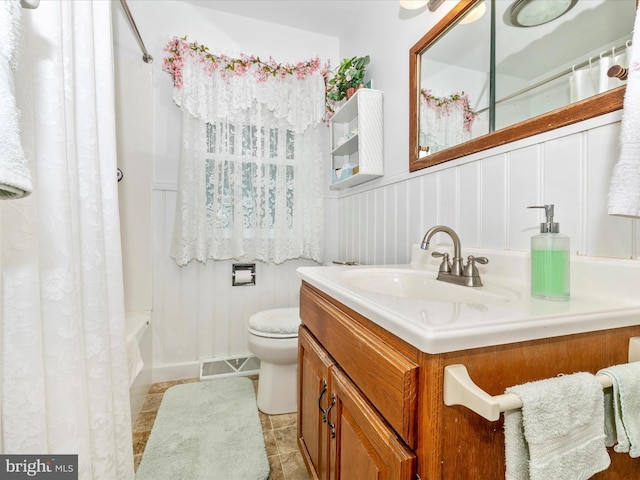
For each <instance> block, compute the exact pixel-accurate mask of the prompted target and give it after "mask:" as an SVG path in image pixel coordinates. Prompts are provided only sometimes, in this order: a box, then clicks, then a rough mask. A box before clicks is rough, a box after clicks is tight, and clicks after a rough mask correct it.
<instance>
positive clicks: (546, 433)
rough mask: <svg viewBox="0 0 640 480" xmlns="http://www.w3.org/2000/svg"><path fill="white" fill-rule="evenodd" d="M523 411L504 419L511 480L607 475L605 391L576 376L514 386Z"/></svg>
mask: <svg viewBox="0 0 640 480" xmlns="http://www.w3.org/2000/svg"><path fill="white" fill-rule="evenodd" d="M507 393H514V394H516V395H517V396H518V397H520V399H521V400H522V409H521V410H510V411H508V412H505V415H504V432H505V456H506V480H525V479H531V480H548V479H562V480H583V479H586V478H590V477H592V476H593V475H595V474H596V473H598V472H601V471H602V470H605V469H606V468H607V467H608V466H609V465H610V463H611V459H610V458H609V455H608V453H607V449H606V447H605V442H604V439H605V435H604V429H603V427H602V426H603V424H604V408H603V403H604V400H603V397H604V394H603V392H602V386H601V385H600V382H598V380H597V379H596V377H595V376H594V375H592V374H590V373H584V372H581V373H574V374H571V375H561V376H559V377H554V378H548V379H544V380H538V381H535V382H529V383H525V384H522V385H517V386H514V387H509V388H508V389H507Z"/></svg>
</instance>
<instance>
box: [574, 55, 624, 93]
mask: <svg viewBox="0 0 640 480" xmlns="http://www.w3.org/2000/svg"><path fill="white" fill-rule="evenodd" d="M627 50H628V47H627V48H624V49H615V50H612V51H611V52H603V53H602V54H601V55H600V56H599V57H596V58H593V59H592V61H591V62H590V63H589V64H588V65H586V66H584V67H582V68H578V69H574V70H573V71H572V72H571V75H570V77H569V96H570V101H571V102H572V103H573V102H577V101H579V100H584V99H585V98H589V97H591V96H593V95H597V94H598V93H603V92H606V91H607V90H611V89H612V88H615V87H619V86H620V85H623V84H624V83H625V82H624V81H622V80H620V79H618V78H610V77H609V76H608V75H607V71H608V70H609V68H610V67H611V66H613V65H622V66H623V67H627ZM609 53H610V55H609Z"/></svg>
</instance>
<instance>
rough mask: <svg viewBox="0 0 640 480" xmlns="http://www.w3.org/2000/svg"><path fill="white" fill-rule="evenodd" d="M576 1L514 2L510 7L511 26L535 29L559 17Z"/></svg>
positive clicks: (576, 0) (541, 0) (542, 0)
mask: <svg viewBox="0 0 640 480" xmlns="http://www.w3.org/2000/svg"><path fill="white" fill-rule="evenodd" d="M577 2H578V0H516V1H515V2H514V3H513V5H511V16H510V19H511V24H512V25H513V26H515V27H537V26H538V25H543V24H545V23H548V22H551V21H552V20H555V19H556V18H559V17H561V16H562V15H564V14H565V13H567V12H568V11H569V10H571V9H572V8H573V6H574V5H575V4H576V3H577Z"/></svg>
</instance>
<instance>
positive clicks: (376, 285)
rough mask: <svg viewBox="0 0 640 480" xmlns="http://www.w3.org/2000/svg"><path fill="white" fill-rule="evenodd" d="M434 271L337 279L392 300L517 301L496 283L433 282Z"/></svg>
mask: <svg viewBox="0 0 640 480" xmlns="http://www.w3.org/2000/svg"><path fill="white" fill-rule="evenodd" d="M436 275H437V274H436V273H435V272H427V271H421V270H410V269H394V268H356V269H350V270H345V271H344V272H341V273H340V274H339V275H338V280H340V281H341V282H344V283H345V284H346V285H348V286H349V287H354V288H359V289H362V290H366V291H368V292H373V293H378V294H382V295H390V296H392V297H401V298H412V299H417V300H429V301H436V302H447V303H481V304H494V303H506V302H511V301H514V300H516V299H518V297H519V295H518V293H517V292H516V291H514V290H510V289H508V288H506V287H501V286H499V285H495V284H489V285H488V284H487V283H486V282H484V283H485V285H484V286H482V287H464V286H460V285H454V284H451V283H447V282H443V281H441V280H436Z"/></svg>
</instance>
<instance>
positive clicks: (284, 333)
mask: <svg viewBox="0 0 640 480" xmlns="http://www.w3.org/2000/svg"><path fill="white" fill-rule="evenodd" d="M299 326H300V311H299V309H298V308H297V307H294V308H274V309H272V310H264V311H262V312H258V313H255V314H253V315H251V317H250V318H249V333H251V334H253V335H257V336H259V337H265V338H295V337H297V336H298V327H299Z"/></svg>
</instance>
